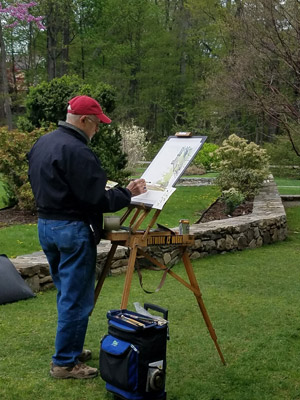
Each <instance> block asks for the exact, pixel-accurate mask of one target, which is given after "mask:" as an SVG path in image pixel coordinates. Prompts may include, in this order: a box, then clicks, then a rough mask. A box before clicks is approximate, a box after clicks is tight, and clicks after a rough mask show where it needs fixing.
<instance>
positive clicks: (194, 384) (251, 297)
mask: <svg viewBox="0 0 300 400" xmlns="http://www.w3.org/2000/svg"><path fill="white" fill-rule="evenodd" d="M287 214H288V224H289V238H288V239H287V240H286V241H284V242H280V243H276V244H273V245H268V246H264V247H262V248H259V249H255V250H245V251H243V252H236V253H227V254H224V255H215V256H210V257H206V258H204V259H201V260H197V261H194V262H193V266H194V270H195V273H196V275H197V279H198V282H199V285H200V288H201V291H202V295H203V300H204V303H205V305H206V308H207V311H208V314H209V316H210V319H211V321H212V324H213V326H214V329H215V331H216V334H217V336H218V343H219V345H220V348H221V350H222V352H223V354H224V357H225V359H226V362H227V365H226V366H224V365H223V364H222V363H221V361H220V359H219V356H218V354H217V351H216V349H215V346H214V344H213V341H212V340H211V338H210V336H209V334H208V332H207V329H206V326H205V324H204V321H203V319H202V316H201V314H200V312H199V309H198V306H197V303H196V301H195V299H194V297H193V295H192V293H191V292H190V291H189V290H188V289H186V288H185V287H184V286H182V285H180V284H179V283H178V282H177V281H176V280H174V279H172V278H171V277H170V276H168V277H167V280H166V283H165V285H164V287H163V288H162V290H161V291H159V292H157V293H155V294H152V295H147V294H145V293H144V292H143V291H142V289H141V288H140V286H139V283H138V279H137V276H136V274H135V275H134V278H133V283H132V286H131V292H130V299H129V308H130V309H133V305H132V303H133V302H134V301H138V302H140V303H141V304H143V303H144V302H145V301H148V302H152V303H154V304H159V305H161V306H164V307H167V308H168V309H169V325H170V341H169V342H168V351H167V381H166V389H167V393H168V400H296V399H297V400H298V399H299V398H300V368H299V354H300V311H299V310H300V296H299V273H300V264H299V258H300V208H299V207H295V208H290V209H288V210H287ZM174 272H176V273H178V274H180V275H182V276H184V275H185V274H184V272H183V266H182V264H178V265H176V266H175V267H174ZM160 278H161V273H160V272H154V271H144V272H143V282H144V287H145V288H146V289H148V290H153V289H154V288H155V287H156V286H157V284H158V282H159V280H160ZM123 283H124V276H118V277H110V278H107V279H106V282H105V284H104V287H103V290H102V292H101V294H100V297H99V299H98V303H97V305H96V309H95V310H94V313H93V314H92V316H91V319H90V325H89V330H88V334H87V338H86V346H87V348H90V349H92V351H93V353H94V358H93V360H92V361H91V362H89V364H90V365H92V366H95V367H97V366H98V352H99V342H100V339H101V337H102V336H103V335H104V334H105V333H106V332H107V321H106V312H107V311H108V310H110V309H114V308H119V306H120V302H121V294H122V291H123ZM55 303H56V292H55V290H51V291H48V292H46V293H41V294H38V296H37V297H36V298H35V299H31V300H26V301H20V302H17V303H12V304H7V305H3V306H0V310H1V319H0V343H2V348H1V352H0V398H1V400H19V399H20V400H32V399H36V400H45V399H49V400H57V399H72V400H100V399H101V400H112V399H113V397H112V396H111V395H110V394H108V393H107V392H106V390H105V384H104V382H103V381H102V380H101V378H96V379H94V380H91V381H89V380H87V381H73V380H63V381H57V380H53V379H52V378H50V376H49V374H48V370H49V362H50V359H51V354H52V352H53V346H54V336H55V326H56V304H55Z"/></svg>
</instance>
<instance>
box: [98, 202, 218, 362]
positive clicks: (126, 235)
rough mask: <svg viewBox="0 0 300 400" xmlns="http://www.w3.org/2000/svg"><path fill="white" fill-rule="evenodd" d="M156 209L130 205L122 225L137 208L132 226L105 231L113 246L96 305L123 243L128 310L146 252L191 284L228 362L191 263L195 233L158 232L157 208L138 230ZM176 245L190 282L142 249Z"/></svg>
mask: <svg viewBox="0 0 300 400" xmlns="http://www.w3.org/2000/svg"><path fill="white" fill-rule="evenodd" d="M151 210H152V208H147V207H143V206H129V207H128V209H127V211H126V212H125V214H124V215H123V217H122V218H121V225H123V223H124V222H125V221H126V220H127V218H128V217H129V216H130V214H131V213H132V212H133V211H134V214H133V216H132V218H131V220H130V222H129V227H128V228H126V230H124V231H123V230H119V231H115V232H106V234H105V237H104V238H105V239H108V240H110V241H111V244H112V246H111V248H110V251H109V253H108V255H107V259H106V262H105V265H104V268H103V269H102V272H101V274H100V276H99V278H98V282H97V285H96V288H95V304H96V302H97V299H98V296H99V294H100V291H101V289H102V286H103V283H104V280H105V277H106V276H107V274H108V272H109V268H110V265H111V262H112V259H113V257H114V254H115V252H116V249H117V247H118V246H119V245H120V246H125V247H128V248H129V249H130V254H129V260H128V268H127V272H126V277H125V283H124V289H123V296H122V301H121V309H124V308H126V307H127V304H128V298H129V292H130V287H131V282H132V276H133V272H134V267H135V262H136V257H137V255H138V254H139V255H142V256H143V257H145V258H147V259H148V260H149V261H151V262H152V263H153V264H154V265H156V266H157V267H159V268H161V269H162V270H167V272H168V273H169V274H170V275H171V276H172V277H173V278H175V279H177V280H178V281H179V282H180V283H181V284H182V285H184V286H185V287H187V288H188V289H189V290H191V291H192V292H193V293H194V295H195V297H196V300H197V302H198V305H199V308H200V311H201V313H202V316H203V319H204V321H205V323H206V326H207V328H208V331H209V333H210V336H211V338H212V340H213V341H214V343H215V347H216V349H217V351H218V353H219V356H220V358H221V361H222V363H223V364H224V365H225V359H224V357H223V354H222V352H221V349H220V347H219V345H218V342H217V336H216V333H215V330H214V328H213V326H212V323H211V321H210V318H209V316H208V313H207V311H206V308H205V305H204V302H203V300H202V294H201V291H200V288H199V285H198V282H197V279H196V276H195V273H194V270H193V266H192V264H191V261H190V258H189V255H188V252H187V248H188V247H190V246H192V245H193V244H194V242H195V240H194V236H193V235H179V234H177V233H174V232H171V231H165V230H161V231H157V230H151V229H152V227H153V226H154V224H155V222H156V220H157V218H158V216H159V214H160V210H155V213H154V215H153V217H152V219H151V221H150V223H149V225H148V226H147V229H146V230H138V228H139V227H140V225H141V224H142V222H143V221H144V219H145V218H146V217H147V216H148V215H149V213H150V211H151ZM172 244H173V245H176V246H178V247H179V248H180V250H181V256H182V261H183V264H184V266H185V270H186V273H187V276H188V278H189V282H186V281H185V280H184V279H182V278H181V277H180V276H178V275H177V274H175V273H174V272H173V271H172V270H171V269H168V268H167V267H166V266H165V265H163V264H161V263H160V262H158V261H157V260H156V259H155V258H153V257H151V256H150V255H149V254H147V253H145V252H144V251H143V250H142V248H143V247H147V246H152V245H154V246H155V245H160V246H162V245H172Z"/></svg>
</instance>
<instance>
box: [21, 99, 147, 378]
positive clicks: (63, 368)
mask: <svg viewBox="0 0 300 400" xmlns="http://www.w3.org/2000/svg"><path fill="white" fill-rule="evenodd" d="M110 122H111V120H110V119H109V118H108V117H107V116H106V115H105V114H104V113H103V111H102V109H101V106H100V104H99V103H98V102H97V101H96V100H94V99H93V98H91V97H88V96H76V97H74V98H73V99H71V100H70V101H69V107H68V113H67V117H66V122H64V121H60V122H59V124H58V129H56V130H55V131H53V132H50V133H48V134H46V135H44V136H42V137H41V138H40V139H39V140H38V141H37V142H36V143H35V145H34V146H33V147H32V149H31V150H30V152H29V153H28V161H29V172H28V176H29V181H30V184H31V187H32V191H33V194H34V197H35V201H36V205H37V210H38V217H39V219H38V233H39V240H40V243H41V246H42V248H43V250H44V252H45V254H46V256H47V259H48V262H49V265H50V273H51V276H52V278H53V282H54V284H55V286H56V288H57V311H58V323H57V332H56V340H55V354H54V355H53V357H52V362H51V370H50V374H51V376H52V377H54V378H61V379H64V378H77V379H85V378H93V377H95V376H97V374H98V370H97V369H96V368H92V367H89V366H87V365H86V364H84V362H85V361H87V360H88V359H90V358H91V352H90V351H89V350H83V344H84V339H85V335H86V330H87V325H88V317H89V314H90V312H91V311H92V309H93V305H94V285H95V265H96V255H97V252H96V245H97V244H98V243H99V241H100V235H101V229H102V219H103V217H102V213H104V212H114V211H117V210H120V209H121V208H123V207H125V206H128V205H129V204H130V199H131V196H136V195H138V194H141V193H144V192H145V191H146V185H145V181H144V179H137V180H135V181H132V182H130V183H129V185H128V186H127V188H114V189H111V190H105V185H106V181H107V178H106V173H105V171H104V170H103V169H102V167H101V164H100V161H99V159H98V158H97V157H96V155H95V154H94V153H93V152H92V151H91V150H90V148H89V147H88V146H87V143H88V142H89V141H90V140H91V139H92V137H93V136H94V135H95V133H96V132H97V131H98V128H99V125H100V123H105V124H109V123H110Z"/></svg>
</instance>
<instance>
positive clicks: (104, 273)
mask: <svg viewBox="0 0 300 400" xmlns="http://www.w3.org/2000/svg"><path fill="white" fill-rule="evenodd" d="M117 247H118V245H117V244H112V246H111V248H110V250H109V253H108V255H107V259H106V261H105V264H104V267H103V269H102V271H101V274H100V276H99V278H98V282H97V285H96V288H95V293H94V307H95V305H96V302H97V299H98V296H99V294H100V292H101V289H102V286H103V283H104V281H105V278H106V276H107V274H108V271H109V267H110V265H111V262H112V259H113V257H114V255H115V252H116V250H117Z"/></svg>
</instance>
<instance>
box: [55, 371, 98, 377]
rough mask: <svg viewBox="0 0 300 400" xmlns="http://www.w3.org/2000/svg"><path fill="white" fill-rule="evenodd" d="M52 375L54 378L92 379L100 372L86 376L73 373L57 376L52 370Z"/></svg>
mask: <svg viewBox="0 0 300 400" xmlns="http://www.w3.org/2000/svg"><path fill="white" fill-rule="evenodd" d="M50 375H51V376H52V378H54V379H92V378H96V377H97V376H98V375H99V374H98V372H97V373H95V374H93V375H85V376H76V375H72V374H70V375H65V376H57V375H55V374H54V373H53V372H52V371H50Z"/></svg>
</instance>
